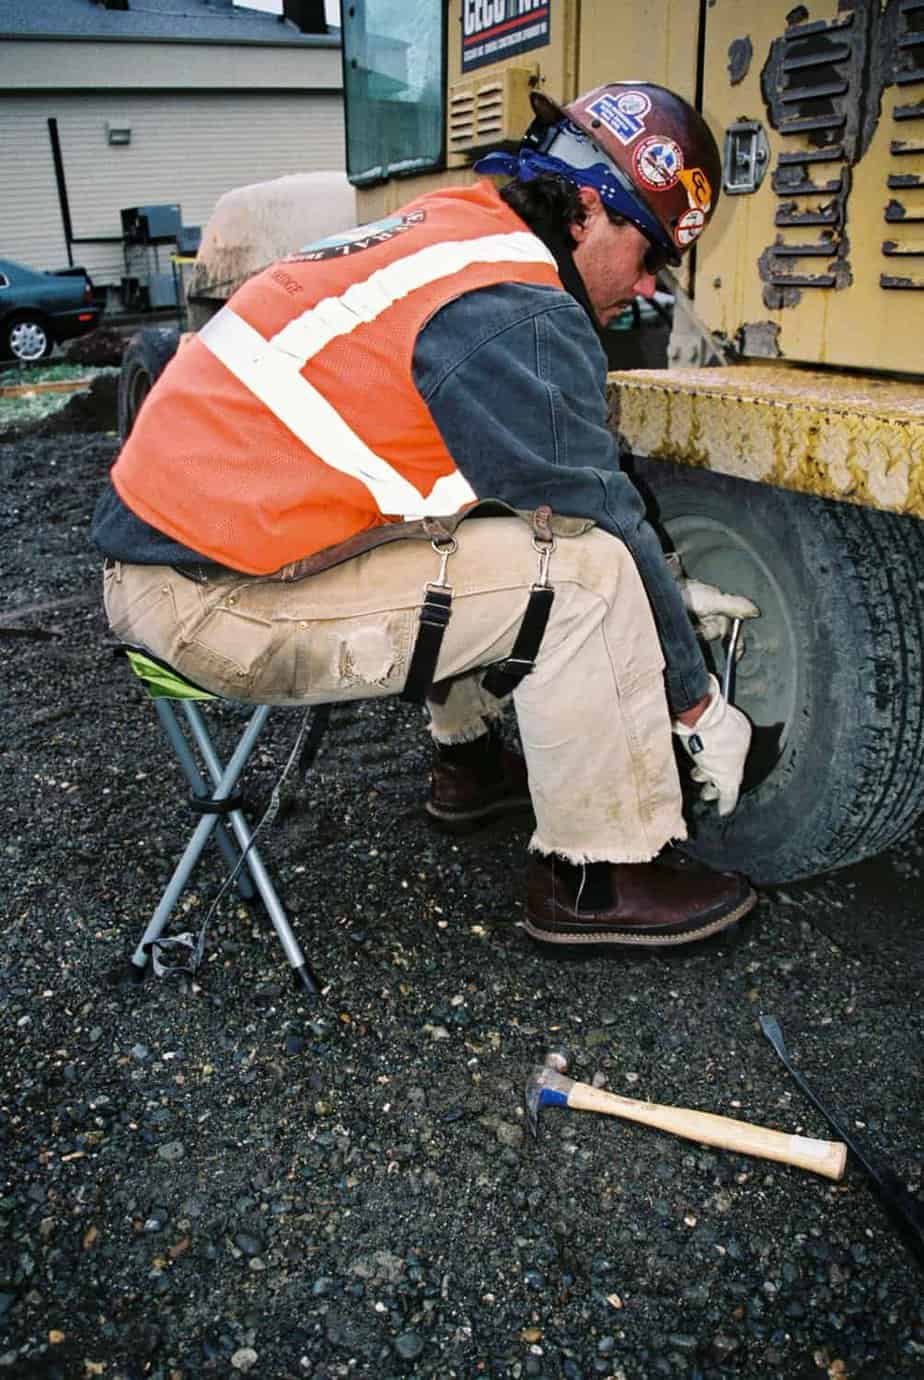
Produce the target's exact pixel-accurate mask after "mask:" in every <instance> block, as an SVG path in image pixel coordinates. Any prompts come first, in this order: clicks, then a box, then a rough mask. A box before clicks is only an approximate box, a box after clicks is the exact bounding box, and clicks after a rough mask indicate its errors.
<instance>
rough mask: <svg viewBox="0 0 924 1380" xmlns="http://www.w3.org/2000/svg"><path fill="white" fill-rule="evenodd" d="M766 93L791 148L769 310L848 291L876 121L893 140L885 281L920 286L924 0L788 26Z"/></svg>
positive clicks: (854, 3) (769, 256) (782, 173)
mask: <svg viewBox="0 0 924 1380" xmlns="http://www.w3.org/2000/svg"><path fill="white" fill-rule="evenodd" d="M800 13H801V14H802V15H804V14H805V11H804V9H802V8H801V7H800V9H799V10H795V11H793V16H794V18H797V17H798V16H799V14H800ZM761 84H762V90H763V95H764V100H765V101H766V104H767V109H768V112H769V116H770V121H771V123H772V125H773V126H774V128H775V129H776V130H778V131H779V133H780V134H781V135H783V136H784V138H785V140H786V143H788V142H789V140H790V139H791V140H792V143H793V145H795V147H792V148H784V150H783V151H782V152H781V153H780V154H779V156H778V158H777V163H776V167H775V168H774V170H773V176H772V186H773V190H774V191H775V192H776V194H777V196H778V197H779V201H778V202H777V208H776V213H775V217H774V221H775V224H776V225H777V227H778V233H777V236H776V240H775V241H774V243H773V244H772V245H770V246H769V247H768V248H767V249H766V250H765V251H764V253H763V254H762V255H761V258H760V271H761V275H762V278H763V282H764V302H765V303H766V305H767V306H768V307H770V308H771V309H772V308H778V307H785V306H794V305H795V304H796V303H797V302H799V300H800V299H801V296H802V291H803V290H804V289H806V288H827V289H832V288H833V289H839V288H844V287H848V286H849V284H850V282H851V281H852V275H851V269H850V263H849V261H848V258H847V255H848V253H849V249H850V245H849V240H848V238H847V207H848V201H849V197H850V188H851V182H852V177H851V170H852V168H853V166H854V165H855V164H856V163H858V162H859V160H860V159H861V158H862V157H863V155H864V153H865V152H866V150H867V149H868V148H869V145H870V142H871V141H872V138H873V135H874V134H875V132H876V128H877V124H878V122H879V120H880V118H881V119H887V120H890V122H891V139H890V144H889V163H888V168H887V170H886V171H885V174H884V178H883V191H884V196H883V206H884V218H885V222H886V225H887V227H888V236H889V237H888V238H887V239H886V240H884V242H883V245H882V253H883V256H884V258H885V260H886V262H885V264H884V265H883V269H882V272H881V273H880V277H879V283H880V286H881V287H883V288H887V289H891V290H895V289H909V288H912V289H919V288H922V287H924V281H922V273H921V272H920V271H916V270H924V159H922V157H921V155H924V92H919V91H918V90H916V89H915V88H916V87H918V86H924V0H886V3H885V4H884V5H881V4H880V0H842V3H841V6H840V8H839V12H838V14H837V15H836V16H835V17H834V18H833V19H831V20H817V21H812V22H807V23H793V24H791V25H790V26H789V27H788V28H787V30H786V32H785V34H783V36H782V37H781V38H778V39H776V40H775V41H774V42H773V44H772V45H771V48H770V54H769V57H768V59H767V62H766V64H765V66H764V69H763V71H762V73H761ZM888 88H891V89H888ZM890 107H891V109H890ZM917 225H920V233H917V232H916V229H915V227H916V226H917ZM899 227H900V228H899ZM822 260H823V261H824V262H821V261H822Z"/></svg>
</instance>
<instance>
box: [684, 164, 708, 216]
mask: <svg viewBox="0 0 924 1380" xmlns="http://www.w3.org/2000/svg"><path fill="white" fill-rule="evenodd" d="M680 181H681V182H682V183H683V185H684V186H685V187H686V189H687V201H689V203H690V205H691V206H692V207H693V208H694V209H699V210H700V211H705V212H706V214H707V215H708V213H709V210H710V207H711V206H712V188H711V187H710V185H709V178H708V177H707V176H706V174H705V173H704V172H703V170H702V168H684V169H683V171H682V172H681V174H680Z"/></svg>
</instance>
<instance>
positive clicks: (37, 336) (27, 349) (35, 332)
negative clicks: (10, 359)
mask: <svg viewBox="0 0 924 1380" xmlns="http://www.w3.org/2000/svg"><path fill="white" fill-rule="evenodd" d="M47 349H48V336H47V335H46V333H45V330H44V328H43V327H42V326H40V325H39V323H38V322H37V321H17V322H16V323H15V325H14V326H13V327H12V329H11V331H10V350H11V351H12V353H13V354H14V355H15V356H16V358H17V359H22V360H33V359H41V358H42V356H43V355H44V354H45V351H46V350H47Z"/></svg>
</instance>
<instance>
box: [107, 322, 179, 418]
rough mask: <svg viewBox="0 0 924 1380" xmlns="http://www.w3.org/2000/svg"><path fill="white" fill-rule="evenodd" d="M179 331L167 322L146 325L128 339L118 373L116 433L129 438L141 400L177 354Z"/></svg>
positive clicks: (142, 400)
mask: <svg viewBox="0 0 924 1380" xmlns="http://www.w3.org/2000/svg"><path fill="white" fill-rule="evenodd" d="M179 343H180V333H179V331H175V330H172V329H170V328H169V327H166V326H145V327H144V329H143V330H140V331H138V332H137V333H136V334H135V335H133V336H132V338H131V340H130V341H129V342H128V348H127V349H126V351H125V354H124V355H123V357H122V372H121V373H120V375H119V435H120V436H121V437H122V440H123V442H125V441H127V440H128V437H129V436H130V435H131V429H132V427H133V426H134V425H135V418H136V417H137V416H138V413H139V412H140V410H141V404H142V403H143V402H144V400H145V398H146V397H147V396H148V394H149V393H150V391H151V389H152V387H153V386H154V383H155V381H156V380H157V379H158V378H159V377H160V375H161V374H162V373H163V371H164V369H165V368H166V366H167V365H168V364H169V362H170V360H171V359H172V358H173V356H174V355H175V354H176V351H177V346H178V345H179Z"/></svg>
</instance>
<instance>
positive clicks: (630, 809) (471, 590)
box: [105, 517, 686, 862]
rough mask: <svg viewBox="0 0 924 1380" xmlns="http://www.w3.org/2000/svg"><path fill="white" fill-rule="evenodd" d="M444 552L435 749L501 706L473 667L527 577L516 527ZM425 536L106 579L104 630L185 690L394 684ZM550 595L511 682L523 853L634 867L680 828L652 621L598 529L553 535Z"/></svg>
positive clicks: (408, 648) (500, 526) (518, 603)
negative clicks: (328, 554)
mask: <svg viewBox="0 0 924 1380" xmlns="http://www.w3.org/2000/svg"><path fill="white" fill-rule="evenodd" d="M456 540H457V542H458V549H457V550H456V552H455V553H454V554H453V555H452V556H451V557H450V558H449V562H448V566H447V570H446V581H447V583H448V584H449V585H451V586H452V590H453V604H452V617H451V619H450V622H449V625H448V627H447V629H446V634H445V637H444V639H443V644H442V648H441V651H440V657H439V665H438V670H437V675H438V678H439V679H440V680H444V679H448V678H451V677H452V678H455V677H458V679H454V680H453V683H452V686H451V689H450V692H449V695H448V698H447V699H446V701H445V703H444V704H431V705H429V710H430V715H431V732H432V733H433V736H434V738H436V740H437V741H439V742H444V743H452V742H465V741H467V740H470V739H473V738H475V737H477V736H479V735H480V734H481V733H482V732H483V731H484V724H483V720H485V719H487V718H491V717H493V716H496V715H497V714H498V713H499V712H500V706H499V704H498V701H497V700H496V699H494V698H493V697H492V696H491V695H488V694H487V693H486V692H485V691H483V690H482V689H481V686H480V683H479V678H478V675H477V672H478V670H479V669H480V668H484V667H485V666H486V665H488V663H490V662H492V661H497V660H499V659H501V658H503V657H505V656H508V655H509V654H510V652H511V650H512V647H513V643H514V639H515V637H516V634H517V630H518V628H519V626H520V621H521V619H522V617H523V612H524V609H525V607H526V602H527V599H528V597H529V590H530V586H531V585H532V584H533V583H534V582H535V580H536V578H537V562H538V557H537V554H536V551H535V549H534V547H533V544H532V533H531V531H530V529H529V527H528V526H527V525H526V524H525V523H524V522H522V521H520V520H519V519H517V518H512V517H511V518H505V517H492V518H472V519H471V520H469V521H466V522H465V523H463V524H461V526H460V527H459V528H458V530H457V532H456ZM439 565H440V561H439V557H438V555H437V554H436V552H435V551H434V550H433V549H432V547H431V546H430V545H429V544H428V543H427V542H421V541H396V542H394V543H392V544H391V545H386V546H380V547H377V548H375V549H373V550H371V551H368V552H366V553H365V554H364V555H361V556H358V557H355V558H353V559H351V560H349V561H346V562H344V563H343V564H342V565H338V566H334V567H332V568H330V569H328V570H324V571H321V572H320V573H318V574H315V575H311V576H310V577H308V578H305V579H301V580H294V581H291V582H286V581H281V580H279V579H278V578H274V577H262V576H246V575H236V574H233V573H230V572H229V573H222V574H218V575H216V576H214V577H212V578H209V579H208V580H207V581H206V582H204V583H197V582H196V581H194V580H192V579H190V578H188V577H187V576H184V575H181V574H179V573H178V572H177V571H176V570H174V569H172V568H171V567H169V566H140V565H125V564H119V563H116V564H114V565H111V566H110V567H109V568H108V569H107V571H106V574H105V602H106V611H107V614H108V617H109V622H110V625H111V627H112V629H113V631H114V632H115V634H116V635H117V636H118V637H120V638H122V639H124V640H125V641H129V642H135V643H140V644H141V645H143V646H145V647H147V648H148V649H149V650H150V651H152V652H153V653H154V654H155V655H156V656H159V657H162V658H163V659H164V660H165V661H167V662H169V663H170V665H172V666H174V667H175V668H176V669H177V670H178V671H179V672H180V673H181V674H182V675H185V676H188V677H189V679H190V680H192V681H195V682H196V684H198V685H200V686H203V687H204V688H205V689H208V690H213V691H215V692H216V693H217V694H219V695H224V696H227V697H229V698H234V699H239V700H245V701H250V702H254V703H268V704H312V703H324V702H326V701H338V700H351V699H369V698H373V697H376V696H380V695H394V694H397V693H398V692H399V691H400V690H401V689H402V687H403V685H404V681H405V678H406V675H407V669H408V662H409V658H410V655H411V652H412V650H413V644H414V637H415V634H416V629H417V619H418V614H419V611H420V606H421V603H422V601H423V589H424V586H425V585H426V584H427V582H429V581H435V580H436V579H437V576H438V573H439ZM549 579H550V582H551V584H552V585H553V586H554V589H555V600H554V603H553V605H552V611H551V616H550V619H549V623H548V627H547V629H546V633H545V636H544V638H543V641H542V647H541V649H540V652H539V656H538V660H537V664H536V667H535V670H534V671H533V672H532V673H531V674H530V675H528V676H526V678H525V679H524V680H523V681H521V682H520V685H519V686H518V688H517V689H516V690H515V691H514V694H513V701H514V705H515V708H516V715H517V721H518V725H519V731H520V738H521V741H522V744H523V750H524V753H525V756H526V764H527V768H528V771H529V788H530V795H531V796H532V801H533V807H534V810H535V814H536V830H535V833H534V834H533V837H532V839H531V841H530V847H531V848H534V849H537V850H539V851H541V852H543V853H558V854H559V855H561V856H563V857H565V858H568V859H570V860H571V861H572V862H601V861H606V860H610V861H613V862H644V861H647V860H648V859H650V858H652V857H654V856H655V854H657V853H658V852H659V851H660V849H661V848H662V847H663V846H664V845H665V844H666V843H667V842H669V841H670V840H671V839H680V838H685V837H686V829H685V826H684V822H683V816H682V813H681V797H680V787H679V783H678V778H677V772H676V767H675V763H674V756H673V749H672V744H671V731H670V721H669V717H668V709H667V703H666V699H665V695H664V685H663V679H662V670H663V665H664V662H663V657H662V654H661V649H660V645H659V643H658V637H657V633H656V630H655V625H654V620H653V617H652V614H651V610H650V608H649V605H648V600H647V597H646V595H645V591H644V588H643V586H642V582H641V579H640V577H639V574H638V571H637V570H636V567H635V563H634V561H633V560H632V557H631V555H630V554H629V552H628V550H627V549H626V547H625V546H624V545H623V544H622V542H620V541H618V540H617V539H616V538H614V537H611V536H609V535H607V534H606V533H605V532H601V531H600V530H599V529H597V528H594V529H591V530H589V531H587V532H585V533H583V534H582V535H580V536H575V537H569V538H567V539H561V540H559V541H558V543H557V546H556V549H555V551H554V554H553V555H552V558H551V563H550V567H549Z"/></svg>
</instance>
